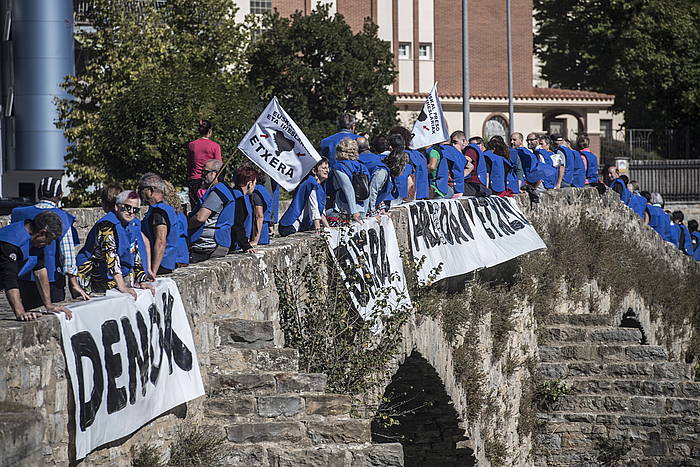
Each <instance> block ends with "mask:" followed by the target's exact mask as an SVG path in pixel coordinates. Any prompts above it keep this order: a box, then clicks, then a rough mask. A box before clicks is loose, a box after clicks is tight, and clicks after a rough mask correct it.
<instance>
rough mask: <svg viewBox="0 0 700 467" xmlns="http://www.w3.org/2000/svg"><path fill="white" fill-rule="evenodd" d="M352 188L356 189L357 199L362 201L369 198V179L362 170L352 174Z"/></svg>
mask: <svg viewBox="0 0 700 467" xmlns="http://www.w3.org/2000/svg"><path fill="white" fill-rule="evenodd" d="M352 188H353V190H355V201H356V202H358V203H360V202H362V201H364V200H366V199H367V198H369V179H368V178H367V175H365V174H363V173H362V172H355V173H354V174H352Z"/></svg>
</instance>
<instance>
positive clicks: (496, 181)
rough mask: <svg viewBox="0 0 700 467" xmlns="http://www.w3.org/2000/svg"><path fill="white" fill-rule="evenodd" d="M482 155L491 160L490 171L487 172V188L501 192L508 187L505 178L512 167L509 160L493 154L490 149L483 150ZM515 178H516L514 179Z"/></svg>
mask: <svg viewBox="0 0 700 467" xmlns="http://www.w3.org/2000/svg"><path fill="white" fill-rule="evenodd" d="M483 156H484V157H485V158H486V159H488V160H489V161H491V173H490V174H489V185H490V186H489V188H490V189H491V190H493V191H494V192H495V193H501V192H503V191H505V190H506V188H508V186H507V182H506V180H507V178H508V175H509V174H510V173H511V172H512V169H513V167H512V166H511V165H510V160H508V159H506V158H505V157H501V156H499V155H497V154H494V153H493V152H491V151H484V153H483ZM516 180H517V179H516Z"/></svg>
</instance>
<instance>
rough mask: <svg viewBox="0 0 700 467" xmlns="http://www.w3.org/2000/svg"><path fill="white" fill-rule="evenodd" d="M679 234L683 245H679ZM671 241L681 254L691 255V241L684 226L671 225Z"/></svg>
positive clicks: (688, 232)
mask: <svg viewBox="0 0 700 467" xmlns="http://www.w3.org/2000/svg"><path fill="white" fill-rule="evenodd" d="M681 232H683V235H682V237H683V243H682V244H681ZM671 240H672V243H673V244H674V245H676V246H677V247H678V249H679V250H681V251H682V252H683V253H686V254H688V255H692V254H693V241H692V239H691V238H690V231H689V230H688V227H686V226H685V225H684V224H676V223H675V222H674V223H673V224H671Z"/></svg>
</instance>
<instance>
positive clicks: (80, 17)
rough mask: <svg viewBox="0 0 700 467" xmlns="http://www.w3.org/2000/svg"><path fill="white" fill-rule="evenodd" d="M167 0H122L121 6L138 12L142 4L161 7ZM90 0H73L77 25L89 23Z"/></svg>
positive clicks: (91, 4)
mask: <svg viewBox="0 0 700 467" xmlns="http://www.w3.org/2000/svg"><path fill="white" fill-rule="evenodd" d="M166 1H167V0H122V5H121V8H123V9H124V10H126V11H130V12H132V13H140V12H141V11H142V10H143V7H144V5H153V6H154V7H156V8H159V7H162V6H163V5H164V4H165V3H166ZM93 3H94V2H93V1H92V0H73V14H74V18H75V23H76V24H78V25H84V24H89V14H90V12H91V10H92V8H93Z"/></svg>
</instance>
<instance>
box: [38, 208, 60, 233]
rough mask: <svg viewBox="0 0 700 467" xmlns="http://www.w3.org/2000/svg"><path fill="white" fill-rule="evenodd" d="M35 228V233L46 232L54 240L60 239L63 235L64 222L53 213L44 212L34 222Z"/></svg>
mask: <svg viewBox="0 0 700 467" xmlns="http://www.w3.org/2000/svg"><path fill="white" fill-rule="evenodd" d="M32 225H33V226H34V232H33V233H37V232H39V231H40V230H44V231H46V233H48V234H49V235H51V236H52V237H53V238H54V239H57V238H59V237H60V236H61V235H62V234H63V222H62V221H61V218H60V217H58V214H56V213H55V212H53V211H49V210H48V209H47V210H42V212H40V213H39V214H37V216H36V217H35V218H34V220H33V221H32Z"/></svg>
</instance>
